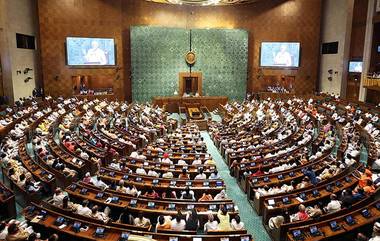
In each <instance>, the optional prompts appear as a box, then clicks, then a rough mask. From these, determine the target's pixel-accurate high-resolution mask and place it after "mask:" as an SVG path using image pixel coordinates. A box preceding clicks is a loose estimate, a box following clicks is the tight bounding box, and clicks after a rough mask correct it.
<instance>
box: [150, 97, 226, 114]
mask: <svg viewBox="0 0 380 241" xmlns="http://www.w3.org/2000/svg"><path fill="white" fill-rule="evenodd" d="M152 102H153V105H158V106H160V107H165V108H166V110H167V111H168V112H170V113H176V112H178V108H179V107H180V106H187V105H188V104H196V103H198V104H200V105H201V106H206V107H207V108H208V109H209V110H210V111H213V110H215V109H216V108H218V107H219V104H222V105H225V104H227V102H228V97H227V96H198V97H181V96H157V97H153V100H152Z"/></svg>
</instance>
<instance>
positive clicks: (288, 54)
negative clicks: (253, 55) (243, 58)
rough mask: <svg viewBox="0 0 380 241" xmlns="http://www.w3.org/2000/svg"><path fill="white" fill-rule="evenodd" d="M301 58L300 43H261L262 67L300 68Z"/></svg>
mask: <svg viewBox="0 0 380 241" xmlns="http://www.w3.org/2000/svg"><path fill="white" fill-rule="evenodd" d="M299 58H300V43H296V42H294V43H292V42H263V43H261V56H260V66H262V67H299Z"/></svg>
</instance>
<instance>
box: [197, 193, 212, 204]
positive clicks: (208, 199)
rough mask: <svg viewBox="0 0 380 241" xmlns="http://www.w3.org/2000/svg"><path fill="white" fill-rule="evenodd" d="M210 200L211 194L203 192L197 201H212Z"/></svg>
mask: <svg viewBox="0 0 380 241" xmlns="http://www.w3.org/2000/svg"><path fill="white" fill-rule="evenodd" d="M212 200H213V198H212V195H211V194H207V193H205V192H204V193H203V194H202V197H201V198H199V199H198V201H200V202H207V201H212Z"/></svg>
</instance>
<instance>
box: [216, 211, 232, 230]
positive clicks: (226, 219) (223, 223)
mask: <svg viewBox="0 0 380 241" xmlns="http://www.w3.org/2000/svg"><path fill="white" fill-rule="evenodd" d="M217 216H218V219H219V230H221V231H230V230H231V224H230V215H229V214H228V212H227V209H226V208H225V206H224V205H220V208H219V211H218V214H217Z"/></svg>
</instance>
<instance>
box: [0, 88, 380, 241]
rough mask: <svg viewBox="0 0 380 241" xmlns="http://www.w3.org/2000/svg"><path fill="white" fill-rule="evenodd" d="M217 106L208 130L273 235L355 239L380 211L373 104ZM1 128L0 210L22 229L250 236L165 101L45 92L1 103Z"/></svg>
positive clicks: (80, 234) (237, 240)
mask: <svg viewBox="0 0 380 241" xmlns="http://www.w3.org/2000/svg"><path fill="white" fill-rule="evenodd" d="M218 113H219V115H220V116H221V117H222V121H220V122H218V121H212V120H211V118H210V119H209V120H208V126H209V129H208V133H209V134H210V136H211V138H212V140H213V141H214V144H215V146H216V147H217V148H218V150H219V151H220V154H221V156H222V157H223V158H224V161H225V162H226V164H227V165H228V167H229V171H230V175H231V176H233V177H235V178H236V182H237V183H238V185H239V186H240V188H241V189H242V190H243V191H244V192H245V193H246V194H247V199H248V201H249V203H250V204H251V206H252V208H253V209H254V210H255V211H256V213H257V214H258V215H259V216H262V222H263V225H264V227H265V229H266V231H267V232H268V234H269V235H270V237H271V239H272V240H276V241H281V240H328V239H338V240H340V239H349V238H352V237H354V236H355V235H356V234H357V233H358V232H366V231H367V232H368V227H370V228H372V226H373V224H374V222H376V221H377V220H378V219H379V217H380V215H379V214H380V201H379V199H378V195H379V188H380V187H379V186H380V179H379V174H378V172H379V168H380V167H379V166H377V165H378V164H379V163H378V157H379V154H380V153H379V150H380V148H379V147H380V136H379V131H380V129H379V127H380V122H379V120H378V109H377V108H373V107H370V106H368V105H363V104H358V103H350V102H346V101H342V100H340V99H335V98H333V97H330V96H327V97H326V96H324V97H320V96H319V97H317V96H315V97H312V98H301V97H298V98H296V97H289V96H288V97H287V98H284V99H273V100H272V99H265V100H251V101H244V102H242V103H238V102H231V103H228V104H226V105H221V106H220V107H219V109H218ZM0 133H1V136H2V139H1V167H2V174H3V183H1V185H0V190H1V192H0V194H1V204H2V206H1V209H2V210H4V212H2V213H1V216H4V218H12V217H15V216H16V214H17V213H16V208H15V200H17V202H18V203H19V204H21V205H22V207H24V209H23V211H22V215H23V216H24V218H25V220H26V222H24V223H22V225H24V226H23V228H24V229H25V230H29V232H30V233H31V232H40V233H42V234H46V233H48V234H51V233H59V235H60V236H62V237H67V238H68V239H69V240H76V239H81V240H82V239H83V240H97V239H99V240H127V239H128V238H130V239H141V240H143V239H146V240H150V239H155V240H162V241H163V240H173V241H174V240H177V241H178V240H180V241H188V240H190V239H193V240H202V239H205V240H212V241H214V240H215V241H219V240H230V241H243V240H244V241H245V240H252V236H251V234H249V233H248V232H247V230H246V229H245V228H244V226H243V224H242V222H241V221H240V215H239V212H241V210H239V207H238V206H237V205H236V204H235V203H234V201H233V200H232V199H231V198H230V197H228V195H227V192H226V183H225V182H224V180H223V179H222V178H221V176H220V175H219V173H218V168H217V165H216V164H217V163H216V161H215V160H214V159H213V157H212V156H211V154H210V153H209V152H208V147H207V145H206V142H205V140H204V135H203V134H201V131H200V130H199V128H198V126H197V125H196V124H194V123H192V122H189V123H187V124H182V125H181V123H180V120H177V119H175V118H173V117H172V116H170V115H169V114H168V113H167V112H165V110H164V109H161V108H159V107H155V106H152V105H150V104H127V103H124V102H118V101H106V100H104V101H99V100H96V99H95V100H78V99H76V98H69V99H64V98H57V99H52V98H50V97H48V98H45V99H40V100H38V101H37V100H33V101H27V102H25V103H23V104H22V105H21V106H18V107H15V108H13V109H12V108H9V109H8V110H7V113H6V115H5V116H4V117H1V128H0ZM363 150H366V153H367V154H366V155H367V156H368V157H366V156H365V154H363ZM363 155H364V158H363ZM4 205H6V206H4ZM4 207H5V208H4ZM11 222H12V221H11ZM350 240H351V239H350Z"/></svg>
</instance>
